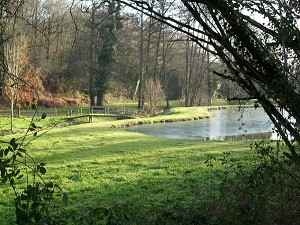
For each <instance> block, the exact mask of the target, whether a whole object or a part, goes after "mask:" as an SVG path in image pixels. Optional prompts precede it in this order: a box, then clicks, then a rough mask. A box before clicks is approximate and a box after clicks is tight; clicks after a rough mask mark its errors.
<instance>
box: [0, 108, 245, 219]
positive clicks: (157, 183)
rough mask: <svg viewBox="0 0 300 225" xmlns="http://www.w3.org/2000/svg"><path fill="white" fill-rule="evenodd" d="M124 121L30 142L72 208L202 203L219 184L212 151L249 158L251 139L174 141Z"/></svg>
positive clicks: (2, 197) (8, 194) (8, 195)
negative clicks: (213, 175) (214, 182)
mask: <svg viewBox="0 0 300 225" xmlns="http://www.w3.org/2000/svg"><path fill="white" fill-rule="evenodd" d="M197 113H199V112H196V114H197ZM198 115H199V114H198ZM205 115H206V114H205ZM163 117H164V116H163ZM175 117H176V116H175ZM165 118H166V117H165ZM168 118H170V115H168ZM119 123H122V121H115V122H112V121H110V122H109V121H108V122H101V123H92V124H81V125H75V126H69V127H63V128H56V129H52V130H50V131H49V132H48V133H47V134H45V135H44V136H41V137H39V138H38V139H37V140H35V141H34V142H31V143H30V144H29V145H28V146H27V147H26V149H27V150H28V153H29V154H30V155H32V156H33V157H34V158H35V159H36V160H44V161H45V162H46V163H47V173H46V175H45V176H44V177H45V180H52V181H53V182H54V183H57V184H59V185H60V186H61V187H62V189H63V190H64V191H66V192H68V193H69V199H70V200H69V204H68V206H67V207H68V208H69V210H77V211H78V210H79V209H82V208H86V207H95V206H99V205H101V206H112V205H113V204H115V203H124V202H126V201H130V202H135V203H138V204H145V205H147V204H148V205H151V204H152V205H160V206H161V205H168V204H174V203H175V202H176V203H178V204H180V205H185V204H186V205H188V204H196V203H197V202H198V201H201V200H203V199H202V198H207V193H208V192H209V191H210V189H211V188H214V187H212V186H208V182H207V180H208V179H209V178H208V177H209V176H210V175H209V174H210V172H209V167H207V166H206V164H205V163H204V162H205V160H206V159H207V154H214V155H220V156H221V155H222V152H224V151H225V152H226V151H233V156H234V157H235V159H236V160H240V161H241V163H243V160H248V158H249V154H248V151H249V142H199V141H184V140H169V139H163V138H157V137H150V136H146V135H142V134H138V133H131V132H127V131H125V130H122V129H117V128H112V125H113V124H114V125H116V124H119ZM31 137H32V135H31ZM5 138H8V139H9V138H10V137H9V136H6V137H5ZM5 138H4V139H5ZM29 138H30V136H29ZM0 189H1V190H2V191H1V194H0V202H1V203H0V215H3V218H4V219H2V220H1V221H0V224H10V223H11V221H12V219H13V214H12V213H13V212H10V213H7V210H8V209H9V208H10V209H11V210H13V208H14V207H13V202H12V199H13V193H12V191H11V190H10V189H9V188H8V187H7V185H4V184H0ZM78 212H80V211H78Z"/></svg>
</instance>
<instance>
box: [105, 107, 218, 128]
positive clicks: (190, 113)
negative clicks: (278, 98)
mask: <svg viewBox="0 0 300 225" xmlns="http://www.w3.org/2000/svg"><path fill="white" fill-rule="evenodd" d="M211 117H213V114H212V113H210V112H209V110H208V108H207V107H188V108H186V107H177V108H172V109H170V110H167V111H165V112H163V113H161V114H158V115H156V116H153V117H147V118H137V119H128V120H122V121H118V122H116V123H113V124H112V125H111V127H114V128H124V127H130V126H135V125H142V124H153V123H168V122H180V121H189V120H200V119H204V118H211Z"/></svg>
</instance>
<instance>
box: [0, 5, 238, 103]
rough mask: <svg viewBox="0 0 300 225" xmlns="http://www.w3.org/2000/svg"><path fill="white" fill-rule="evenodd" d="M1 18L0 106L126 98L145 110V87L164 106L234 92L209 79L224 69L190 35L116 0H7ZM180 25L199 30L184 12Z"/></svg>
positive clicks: (227, 83)
mask: <svg viewBox="0 0 300 225" xmlns="http://www.w3.org/2000/svg"><path fill="white" fill-rule="evenodd" d="M151 4H153V5H152V6H151V7H153V8H155V9H156V10H158V11H159V12H160V13H161V14H162V15H164V14H166V15H167V14H168V13H169V12H170V5H169V3H167V2H164V1H161V2H158V3H156V2H152V3H151ZM0 13H1V23H0V59H1V68H0V69H1V88H2V95H1V102H2V104H1V107H2V108H3V107H8V106H9V104H10V103H11V102H13V104H14V105H15V106H17V105H18V106H21V107H24V106H25V105H26V102H27V101H31V100H32V98H33V97H34V98H35V99H39V103H40V105H43V106H48V107H54V106H56V107H59V106H63V105H64V104H67V103H74V101H75V100H74V101H72V100H71V99H81V100H82V101H84V102H85V103H90V104H91V105H103V104H105V103H107V102H111V101H112V100H115V101H128V100H130V101H137V102H138V103H139V108H144V104H145V102H148V101H149V99H147V96H145V93H149V90H147V88H148V87H147V84H148V83H149V82H150V81H151V82H152V83H153V82H154V83H159V85H158V86H156V87H159V88H160V89H161V90H157V91H162V92H163V93H164V100H166V106H168V105H169V100H175V99H176V100H177V99H184V100H185V105H186V106H195V105H203V104H210V103H211V100H212V98H215V97H223V98H226V97H233V96H235V95H236V94H239V95H240V94H241V91H240V89H239V88H238V87H237V85H236V84H235V83H234V82H231V81H226V80H225V79H223V78H220V77H217V76H216V75H215V74H213V73H212V71H213V70H214V69H215V68H225V65H224V63H221V61H220V60H218V59H216V58H212V57H211V56H210V53H209V51H207V49H205V48H203V47H202V46H200V45H198V44H196V43H195V42H194V41H193V40H192V39H191V37H190V36H189V35H187V34H184V33H180V32H178V31H176V29H173V28H171V27H169V26H167V25H166V24H165V23H164V22H163V21H158V20H155V19H154V18H153V17H152V16H151V13H150V14H149V13H148V14H145V13H143V12H141V11H136V10H133V9H130V8H128V7H124V5H123V4H120V2H119V1H115V0H110V1H99V0H97V1H96V0H91V1H75V0H73V1H71V2H70V1H67V0H64V1H61V0H51V1H42V0H28V1H17V0H6V1H1V9H0ZM183 20H184V21H185V23H188V24H190V26H192V27H195V26H198V25H197V24H196V23H195V21H194V20H193V19H192V17H191V15H189V14H184V17H183ZM5 75H7V76H5ZM151 82H150V83H151ZM32 88H35V91H33V90H32ZM79 103H80V101H79V100H77V101H75V103H74V104H79Z"/></svg>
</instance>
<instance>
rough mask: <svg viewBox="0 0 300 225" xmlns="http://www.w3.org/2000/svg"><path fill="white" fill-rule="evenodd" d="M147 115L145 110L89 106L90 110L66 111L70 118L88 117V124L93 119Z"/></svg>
mask: <svg viewBox="0 0 300 225" xmlns="http://www.w3.org/2000/svg"><path fill="white" fill-rule="evenodd" d="M145 115H147V111H146V110H141V109H134V108H128V107H124V106H91V107H90V108H88V109H86V108H80V109H73V110H69V111H68V116H69V117H70V118H82V117H88V118H89V123H92V122H93V117H115V118H120V119H131V118H135V117H137V116H145Z"/></svg>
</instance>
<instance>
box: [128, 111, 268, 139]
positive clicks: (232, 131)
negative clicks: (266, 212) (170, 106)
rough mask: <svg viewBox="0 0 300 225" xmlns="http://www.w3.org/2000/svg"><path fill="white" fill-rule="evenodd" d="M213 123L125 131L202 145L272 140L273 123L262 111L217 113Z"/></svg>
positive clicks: (182, 123)
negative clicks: (219, 142)
mask: <svg viewBox="0 0 300 225" xmlns="http://www.w3.org/2000/svg"><path fill="white" fill-rule="evenodd" d="M212 113H213V114H214V115H215V116H214V117H213V118H210V119H202V120H194V121H184V122H176V123H158V124H147V125H138V126H133V127H128V128H125V129H127V130H130V131H133V132H139V133H143V134H147V135H152V136H159V137H165V138H172V139H189V140H201V141H211V140H219V141H227V140H253V139H270V138H271V135H272V133H271V130H272V123H271V121H270V120H269V118H268V116H267V115H266V113H265V112H264V110H263V109H262V108H258V109H254V108H249V109H244V110H242V111H241V110H232V109H227V110H215V111H212Z"/></svg>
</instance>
